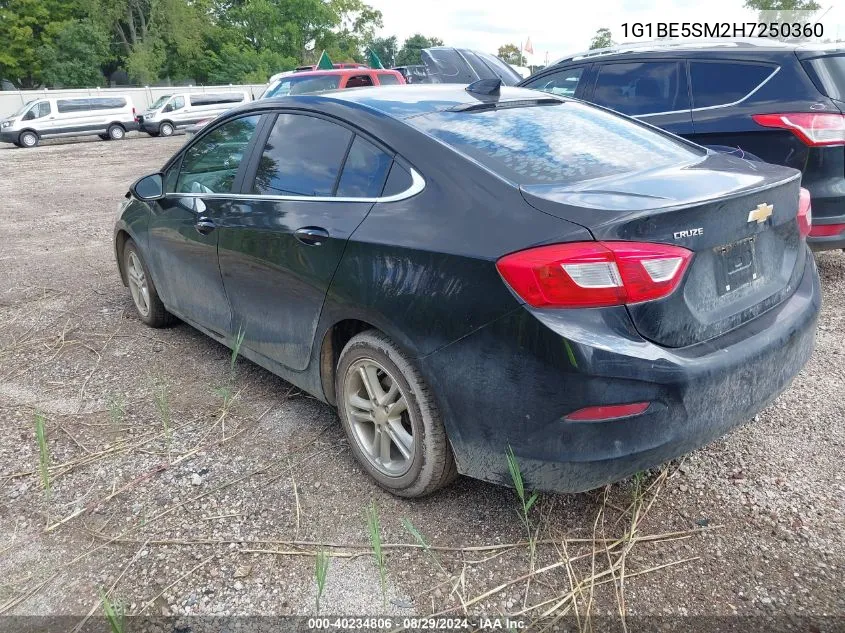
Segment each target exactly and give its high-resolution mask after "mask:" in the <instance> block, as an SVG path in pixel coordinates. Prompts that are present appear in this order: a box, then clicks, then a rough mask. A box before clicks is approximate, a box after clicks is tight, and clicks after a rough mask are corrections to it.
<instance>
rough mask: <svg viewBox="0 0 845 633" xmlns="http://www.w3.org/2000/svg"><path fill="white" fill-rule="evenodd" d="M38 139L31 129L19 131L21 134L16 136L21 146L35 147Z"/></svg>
mask: <svg viewBox="0 0 845 633" xmlns="http://www.w3.org/2000/svg"><path fill="white" fill-rule="evenodd" d="M40 140H41V139H39V138H38V134H36V133H35V132H33V131H32V130H26V131H24V132H21V135H20V136H19V137H18V143H19V144H20V146H21V147H35V146H36V145H38V142H39V141H40Z"/></svg>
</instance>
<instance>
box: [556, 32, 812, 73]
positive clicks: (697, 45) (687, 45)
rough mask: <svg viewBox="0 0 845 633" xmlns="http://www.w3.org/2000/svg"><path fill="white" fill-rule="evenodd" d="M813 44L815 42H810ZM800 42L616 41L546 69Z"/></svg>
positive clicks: (789, 47) (780, 47)
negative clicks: (592, 61) (617, 58)
mask: <svg viewBox="0 0 845 633" xmlns="http://www.w3.org/2000/svg"><path fill="white" fill-rule="evenodd" d="M810 46H813V45H810ZM821 46H822V45H820V44H816V45H814V46H813V48H819V47H821ZM798 48H803V46H802V47H799V45H797V44H788V43H785V42H779V41H777V40H771V39H763V38H758V39H735V40H708V39H700V40H652V41H647V42H633V43H630V44H617V45H615V46H609V47H607V48H596V49H592V50H588V51H581V52H578V53H572V54H570V55H565V56H564V57H561V58H560V59H558V60H556V61H554V62H553V63H551V64H549V66H547V68H551V67H552V66H557V65H558V64H563V63H565V62H571V61H580V60H585V59H596V58H604V57H611V56H618V55H638V54H641V53H655V54H661V53H666V54H674V53H678V52H684V53H688V52H691V51H695V52H708V53H734V52H739V51H742V52H743V53H749V52H758V53H762V52H767V51H774V52H779V53H783V52H789V51H794V50H797V49H798Z"/></svg>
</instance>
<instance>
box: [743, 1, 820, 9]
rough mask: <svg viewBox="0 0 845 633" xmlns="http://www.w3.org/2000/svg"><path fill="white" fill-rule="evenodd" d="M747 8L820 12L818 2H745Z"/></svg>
mask: <svg viewBox="0 0 845 633" xmlns="http://www.w3.org/2000/svg"><path fill="white" fill-rule="evenodd" d="M745 8H746V9H753V10H755V11H818V10H819V9H820V8H821V5H820V4H819V3H818V2H816V0H745Z"/></svg>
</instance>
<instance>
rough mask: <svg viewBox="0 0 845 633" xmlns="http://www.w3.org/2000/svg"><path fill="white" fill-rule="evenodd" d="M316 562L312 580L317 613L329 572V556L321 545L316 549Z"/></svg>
mask: <svg viewBox="0 0 845 633" xmlns="http://www.w3.org/2000/svg"><path fill="white" fill-rule="evenodd" d="M315 560H316V562H315V565H314V581H315V582H316V583H317V598H316V607H317V613H318V614H319V613H320V598H322V597H323V590H324V589H325V588H326V576H327V575H328V573H329V556H328V555H327V554H326V550H325V549H323V547H322V546H321V547H320V549H319V550H318V551H317V557H316V559H315Z"/></svg>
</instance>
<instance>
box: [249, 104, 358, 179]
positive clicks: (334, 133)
mask: <svg viewBox="0 0 845 633" xmlns="http://www.w3.org/2000/svg"><path fill="white" fill-rule="evenodd" d="M351 141H352V132H350V131H349V130H347V129H346V128H344V127H341V126H339V125H337V124H336V123H332V122H330V121H327V120H325V119H320V118H317V117H313V116H307V115H304V114H287V113H282V114H279V115H278V116H277V117H276V121H275V123H274V124H273V129H272V130H271V131H270V136H268V137H267V143H266V145H265V146H264V151H263V152H262V154H261V158H260V159H259V161H258V168H257V170H256V173H255V182H254V184H253V186H252V193H257V194H262V195H273V196H331V195H333V194H334V188H335V184H336V183H337V179H338V174H339V173H340V166H341V164H342V163H343V158H344V156H346V152H347V149H349V144H350V142H351Z"/></svg>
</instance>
